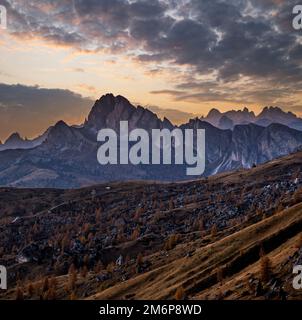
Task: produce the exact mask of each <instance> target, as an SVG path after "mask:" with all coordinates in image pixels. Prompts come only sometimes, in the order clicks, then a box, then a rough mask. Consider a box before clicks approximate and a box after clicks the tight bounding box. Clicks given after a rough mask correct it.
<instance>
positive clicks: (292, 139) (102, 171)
mask: <svg viewBox="0 0 302 320" xmlns="http://www.w3.org/2000/svg"><path fill="white" fill-rule="evenodd" d="M272 111H274V112H276V113H277V114H278V115H280V111H279V110H270V109H268V110H267V111H265V112H264V114H265V116H266V117H267V118H269V117H268V115H269V114H271V112H272ZM210 114H211V117H210V118H211V119H212V120H213V119H214V118H215V117H216V116H217V115H218V114H219V111H218V110H214V111H212V112H211V113H210ZM232 114H233V113H232V112H231V113H229V114H228V116H226V115H225V116H224V117H223V116H222V117H221V118H222V119H224V120H222V122H223V123H224V125H225V127H226V129H219V128H217V127H215V126H214V125H212V124H210V123H209V122H206V121H202V120H200V119H194V120H190V121H189V123H187V124H184V125H182V126H180V128H181V129H182V130H184V129H187V128H188V129H190V128H191V129H196V128H200V129H205V130H206V171H205V175H207V176H209V175H213V174H216V173H219V172H224V171H229V170H234V169H238V168H251V167H252V166H253V165H255V164H260V163H264V162H267V161H269V160H272V159H275V158H278V157H281V156H284V155H287V154H290V153H292V152H294V151H295V150H297V149H299V148H300V147H301V146H302V132H300V131H298V130H295V129H292V128H289V127H288V126H286V125H282V124H274V123H272V124H269V125H268V126H266V127H264V126H260V125H257V124H254V123H248V124H242V125H236V124H234V126H233V128H232V129H230V128H229V127H230V124H231V121H232V122H233V121H234V120H232V119H231V118H232V117H231V115H232ZM234 114H236V115H237V118H238V119H239V118H240V119H241V120H242V119H245V120H247V121H248V118H250V117H253V114H252V113H250V112H249V111H248V110H247V109H245V110H244V111H242V112H237V113H234ZM292 117H293V116H291V115H288V121H290V119H291V118H292ZM233 119H234V117H233ZM296 119H298V118H296ZM121 120H127V121H128V122H129V129H130V130H132V129H134V128H142V129H145V130H147V131H150V130H152V129H156V128H158V129H163V128H168V129H173V125H172V123H171V122H170V121H169V120H167V119H163V120H161V119H159V118H158V117H157V115H156V114H155V113H153V112H151V111H149V110H148V109H145V108H143V107H141V106H138V107H135V106H133V105H132V104H131V103H130V102H129V101H128V100H127V99H126V98H124V97H122V96H116V97H115V96H113V95H112V94H107V95H104V96H102V97H101V98H100V99H99V100H97V101H96V102H95V104H94V106H93V108H92V110H91V112H90V114H89V115H88V117H87V119H86V121H85V123H84V124H83V125H82V126H78V127H75V126H69V125H67V124H66V123H64V122H63V121H59V122H58V123H57V124H56V125H55V126H53V127H51V128H49V129H48V130H47V132H46V133H45V134H44V135H43V136H41V137H39V138H37V139H40V140H37V139H36V140H33V141H27V140H23V139H22V138H21V137H19V136H18V135H16V134H15V135H14V136H13V137H11V139H9V141H8V142H7V143H6V144H5V145H6V146H8V144H12V145H13V147H12V148H11V149H10V150H8V147H7V148H6V149H7V150H3V151H1V152H0V185H2V186H14V187H56V188H77V187H81V186H85V185H91V184H95V183H99V182H105V181H116V180H162V181H176V180H183V179H189V178H190V179H191V178H192V177H188V176H186V167H187V166H186V165H183V166H182V165H138V166H134V165H130V164H129V165H109V166H101V165H100V164H99V163H98V162H97V149H98V147H99V143H97V139H96V137H97V132H98V131H99V130H100V129H102V128H112V129H114V130H116V131H118V130H119V123H120V121H121ZM220 120H221V119H220ZM220 120H219V121H220ZM242 121H243V120H242ZM34 142H35V143H36V144H34ZM26 143H27V145H26V148H25V147H23V145H24V144H26ZM30 143H31V146H30ZM3 146H4V145H2V147H3Z"/></svg>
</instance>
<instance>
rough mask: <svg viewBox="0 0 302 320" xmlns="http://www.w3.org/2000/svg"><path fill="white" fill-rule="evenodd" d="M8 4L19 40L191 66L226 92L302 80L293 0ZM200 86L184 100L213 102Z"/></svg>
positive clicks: (107, 0) (103, 0)
mask: <svg viewBox="0 0 302 320" xmlns="http://www.w3.org/2000/svg"><path fill="white" fill-rule="evenodd" d="M6 1H7V2H8V3H9V10H10V11H11V17H12V19H11V24H10V31H11V32H12V33H15V35H18V36H24V35H27V36H29V37H30V36H32V37H34V36H39V37H42V38H44V39H46V40H48V41H51V42H54V43H56V44H61V45H68V46H71V47H73V48H75V49H80V50H89V51H99V50H102V49H106V50H111V51H112V52H113V53H118V54H127V55H130V56H133V58H135V59H136V60H138V61H141V62H144V63H170V64H172V65H173V66H182V67H187V68H188V70H189V71H188V72H190V73H192V74H194V75H198V76H209V75H212V76H213V75H214V81H216V82H217V83H219V85H220V86H221V87H223V86H224V84H225V83H229V82H234V81H239V80H240V79H242V78H243V77H247V78H249V79H253V81H255V82H257V81H260V80H263V79H265V80H266V85H267V86H271V87H272V86H276V85H279V86H280V88H282V86H283V85H284V84H289V83H292V84H294V85H295V86H296V84H297V83H299V84H301V81H302V73H301V68H300V65H301V56H302V53H301V33H299V32H296V31H294V30H293V29H292V27H291V23H292V18H293V15H292V9H293V6H294V5H295V4H296V1H294V0H286V1H285V0H284V1H282V0H266V1H263V0H261V1H260V0H228V1H227V0H178V1H175V0H155V1H147V0H144V1H142V0H141V1H139V0H138V1H128V0H74V1H72V0H65V1H52V0H48V1H47V0H42V1H31V2H30V4H29V5H24V4H23V1H20V0H9V1H8V0H6ZM299 41H300V42H299ZM179 80H180V82H184V79H179ZM199 81H200V83H201V85H202V84H203V82H204V81H202V80H199ZM197 87H198V85H197V86H196V87H195V88H194V90H195V91H196V92H188V95H187V96H191V95H193V96H195V97H200V99H201V101H203V99H208V98H210V97H211V96H212V92H210V93H208V94H205V92H199V91H198V88H197ZM163 89H165V88H163ZM222 89H223V88H222ZM222 89H220V91H221V90H222ZM265 89H267V88H265ZM213 92H214V91H213ZM258 93H259V90H257V94H258ZM255 94H256V91H255ZM219 97H220V95H218V98H219Z"/></svg>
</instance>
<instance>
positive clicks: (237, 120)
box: [202, 107, 302, 131]
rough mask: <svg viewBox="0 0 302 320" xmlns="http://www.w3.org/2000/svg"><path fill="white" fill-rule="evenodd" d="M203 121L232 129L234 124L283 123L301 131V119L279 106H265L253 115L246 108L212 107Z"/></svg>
mask: <svg viewBox="0 0 302 320" xmlns="http://www.w3.org/2000/svg"><path fill="white" fill-rule="evenodd" d="M202 120H203V121H207V122H209V123H211V124H212V125H213V126H215V127H217V128H220V129H233V128H234V126H236V125H241V124H249V123H254V124H257V125H260V126H263V127H267V126H269V125H271V124H273V123H278V124H283V125H285V126H288V127H290V128H292V129H296V130H300V131H302V119H301V118H298V117H297V116H296V115H295V114H294V113H292V112H285V111H283V110H282V109H281V108H279V107H265V108H264V109H263V110H262V111H261V113H260V114H259V115H257V116H256V115H255V113H254V112H253V111H249V109H248V108H244V109H243V110H231V111H227V112H220V111H219V110H217V109H212V110H211V111H210V112H209V113H208V115H207V116H206V117H203V118H202Z"/></svg>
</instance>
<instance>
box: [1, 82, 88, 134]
mask: <svg viewBox="0 0 302 320" xmlns="http://www.w3.org/2000/svg"><path fill="white" fill-rule="evenodd" d="M91 106H92V101H91V100H90V99H86V98H83V97H82V96H80V95H78V94H75V93H73V92H72V91H69V90H60V89H44V88H39V87H37V86H31V87H30V86H23V85H7V84H0V137H1V139H3V138H6V137H7V136H8V135H9V134H11V133H12V130H13V131H14V130H20V132H21V133H22V134H23V135H37V134H40V133H41V132H43V131H44V130H45V128H47V127H48V126H50V125H53V124H54V123H55V122H56V121H59V120H61V119H64V120H65V121H70V122H72V121H77V120H79V118H81V117H82V118H83V119H84V117H85V116H86V115H87V114H88V112H89V110H90V108H91ZM75 113H76V114H77V119H75V118H73V115H74V114H75ZM33 123H34V124H35V125H34V127H33Z"/></svg>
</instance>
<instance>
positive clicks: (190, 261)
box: [0, 152, 302, 299]
mask: <svg viewBox="0 0 302 320" xmlns="http://www.w3.org/2000/svg"><path fill="white" fill-rule="evenodd" d="M301 163H302V152H299V153H295V154H292V155H290V156H287V157H285V158H282V159H278V160H274V161H273V162H269V163H266V164H264V165H261V166H258V167H255V168H252V169H250V170H239V171H235V172H228V173H223V174H219V175H216V176H213V177H210V178H204V179H200V180H193V181H186V182H179V183H158V182H152V181H150V182H139V181H133V182H124V183H118V182H116V183H111V184H104V185H98V186H95V187H88V188H84V189H78V190H55V189H10V188H5V189H1V190H0V207H1V209H2V210H1V217H0V218H1V219H0V248H2V249H1V252H0V264H4V265H6V266H8V270H9V274H10V279H9V283H10V288H11V289H10V290H9V291H8V292H7V293H6V294H5V295H2V296H1V298H4V299H7V298H9V299H14V298H15V297H16V295H17V294H20V292H21V291H22V293H23V296H24V298H26V299H41V298H43V299H51V298H54V297H55V298H56V299H70V298H71V297H72V298H75V297H76V298H79V299H145V298H151V299H163V298H167V299H173V298H174V296H175V291H176V290H177V289H178V288H180V287H182V288H183V289H184V291H185V294H186V297H187V298H190V299H200V298H201V299H222V298H223V299H235V298H236V299H237V298H239V299H265V298H270V299H280V298H282V297H284V296H286V297H287V298H289V299H296V298H299V297H300V292H298V291H296V292H295V291H293V289H292V287H291V283H292V278H293V276H292V267H293V265H294V264H298V262H299V261H300V263H301V254H302V252H301V250H300V249H301V246H302V243H301V242H302V241H301V234H302V206H301V203H302V190H301V187H302V175H301ZM14 199H15V201H14ZM299 250H300V251H299ZM260 255H261V256H264V257H268V258H269V261H270V264H271V266H272V269H271V268H267V269H268V270H266V273H267V274H268V276H267V278H266V279H262V277H261V268H260V264H261V265H262V264H263V259H264V258H263V257H262V258H260ZM289 257H290V258H289ZM268 271H271V272H268ZM260 279H261V281H260ZM50 283H51V284H50ZM281 287H282V289H281ZM29 288H30V290H29ZM32 288H34V289H32ZM272 288H273V289H272Z"/></svg>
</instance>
